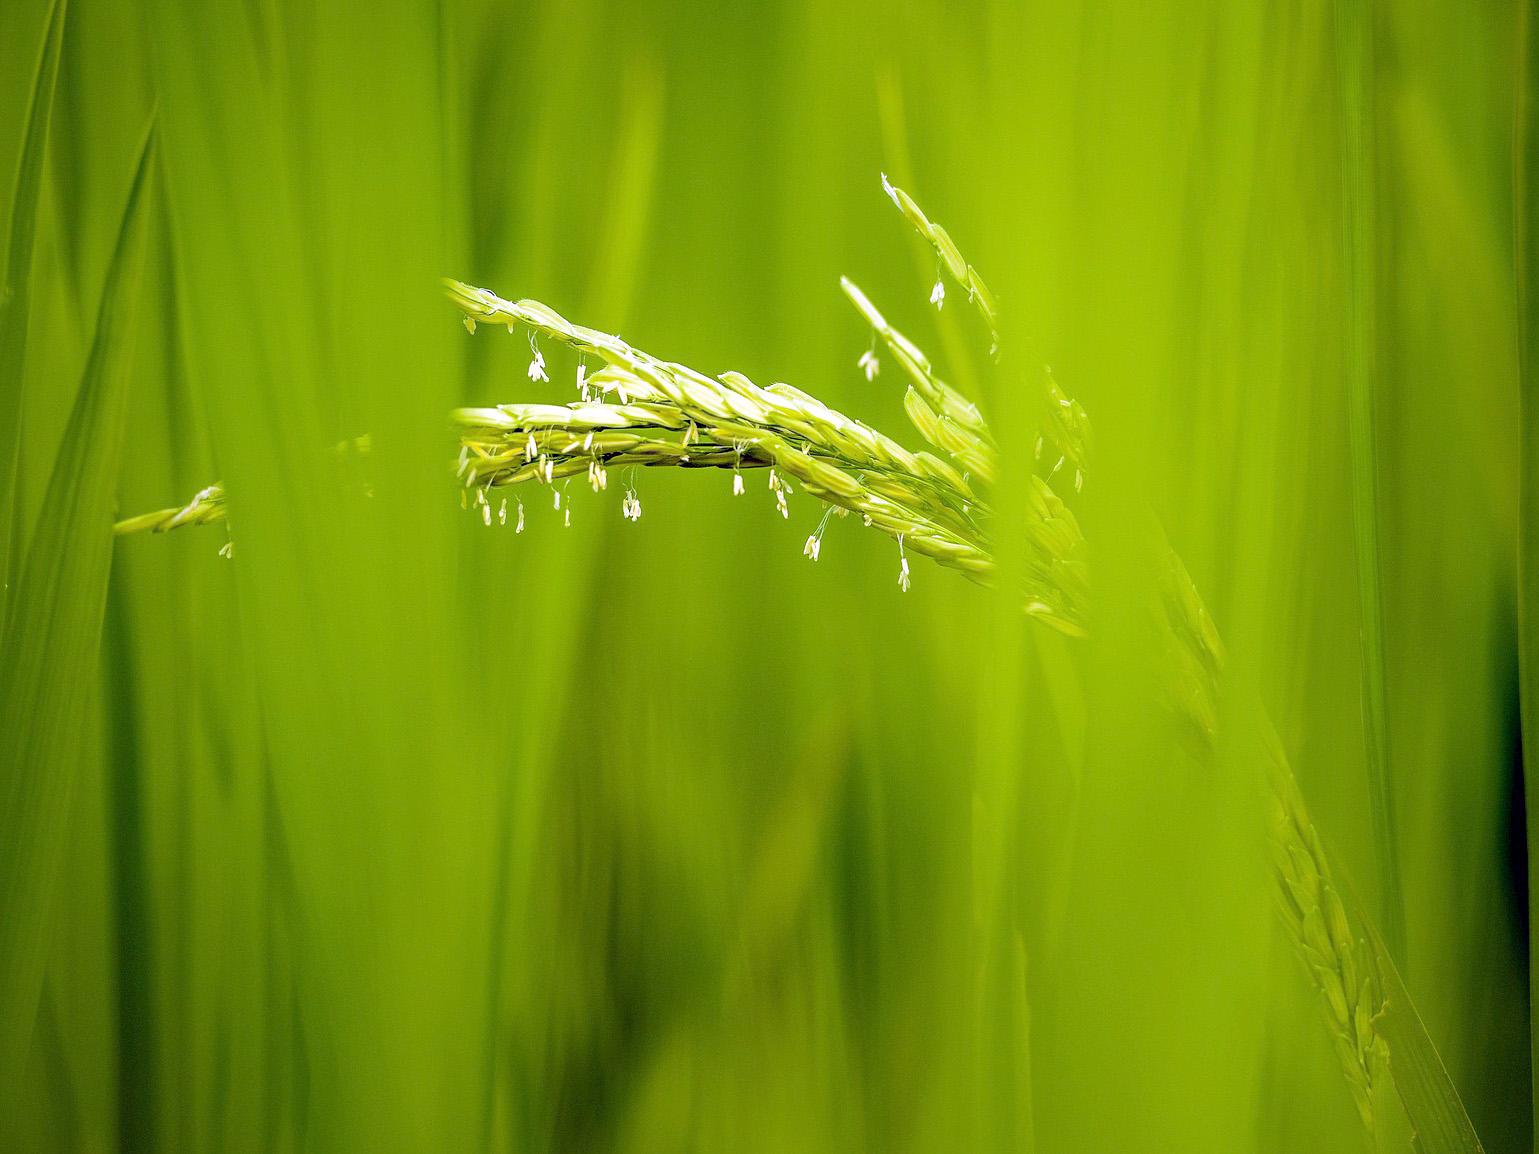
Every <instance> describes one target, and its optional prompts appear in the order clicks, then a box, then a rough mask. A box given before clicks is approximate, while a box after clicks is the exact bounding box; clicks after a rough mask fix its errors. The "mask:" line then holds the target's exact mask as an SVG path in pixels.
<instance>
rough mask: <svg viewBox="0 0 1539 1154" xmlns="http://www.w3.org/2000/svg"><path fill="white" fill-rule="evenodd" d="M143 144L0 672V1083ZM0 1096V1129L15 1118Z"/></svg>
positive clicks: (137, 236) (103, 524)
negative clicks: (2, 1120)
mask: <svg viewBox="0 0 1539 1154" xmlns="http://www.w3.org/2000/svg"><path fill="white" fill-rule="evenodd" d="M153 160H154V136H153V131H151V132H150V133H149V134H147V135H146V137H145V141H144V144H143V146H142V148H141V151H140V154H139V158H138V168H137V171H136V174H135V176H134V181H133V185H132V188H131V190H130V192H129V197H128V203H127V206H126V208H125V209H124V214H123V221H122V225H121V227H120V229H119V232H118V238H117V245H116V248H115V251H114V253H113V257H112V262H111V264H110V266H109V268H108V273H107V281H106V286H105V288H104V289H103V291H102V297H101V304H100V307H99V311H98V314H97V323H96V335H95V337H94V339H93V341H92V345H91V352H90V356H89V358H88V359H87V361H86V367H85V372H84V375H83V377H82V379H81V382H80V389H79V392H78V394H77V396H76V399H75V404H74V407H73V409H72V410H71V413H70V420H69V425H68V426H67V428H66V430H65V433H64V441H63V447H62V448H61V450H60V452H59V455H58V458H57V460H56V462H55V466H54V470H53V475H52V477H51V479H50V481H49V485H48V491H47V495H46V496H45V498H44V506H43V515H42V518H41V521H40V526H41V527H40V528H39V530H38V531H37V533H36V534H35V535H34V537H33V540H32V542H31V545H30V547H29V549H28V551H27V558H26V562H25V564H24V566H23V570H22V577H21V581H20V583H19V585H18V588H17V591H16V597H15V602H14V606H13V611H12V613H11V615H10V619H9V620H8V621H7V623H6V626H5V632H4V647H3V648H4V652H5V654H6V660H5V661H4V662H0V799H3V800H0V1070H5V1071H8V1072H11V1073H12V1074H14V1072H15V1071H18V1070H20V1069H22V1060H23V1059H24V1058H25V1057H26V1054H27V1047H28V1044H29V1041H30V1039H31V1036H32V1029H33V1023H34V1020H35V1017H36V1012H37V1006H38V998H39V994H40V991H41V989H42V982H43V966H44V960H45V958H46V955H47V950H48V946H49V943H50V941H51V935H50V932H49V927H50V923H51V908H52V899H53V890H54V882H55V878H56V875H57V873H58V869H59V861H60V857H61V855H62V854H63V852H64V845H65V841H66V833H67V828H66V825H67V822H66V819H67V816H68V813H69V806H70V797H71V787H72V783H73V781H74V779H75V777H76V776H77V774H78V770H79V765H80V758H81V756H82V747H81V745H80V742H81V735H82V730H83V729H84V727H85V718H86V710H87V704H88V701H89V694H90V687H91V685H92V683H93V679H94V670H95V666H96V660H97V654H98V650H99V645H100V639H101V625H102V615H103V612H104V610H105V605H106V597H107V578H108V571H109V569H110V566H111V561H112V543H111V537H110V536H109V535H108V534H107V532H106V529H107V526H108V524H110V520H111V516H112V513H111V510H112V503H113V492H114V488H115V486H116V483H117V474H118V468H117V463H118V458H119V456H120V454H121V450H122V443H123V436H124V428H125V424H126V414H127V404H126V398H127V393H128V381H129V375H130V372H131V369H132V365H133V347H134V337H135V324H136V314H137V309H138V299H139V282H140V273H141V270H142V268H143V263H144V250H145V233H146V231H147V228H148V222H149V219H150V215H151V214H150V210H149V199H150V197H149V192H148V186H149V183H150V174H151V171H152V168H153ZM0 1081H3V1083H4V1085H3V1088H0V1118H3V1117H7V1116H16V1115H19V1111H16V1110H12V1109H7V1107H8V1106H9V1107H14V1105H15V1103H14V1101H13V1100H12V1099H11V1098H10V1095H12V1094H14V1092H15V1091H16V1089H17V1088H18V1087H19V1086H20V1085H21V1084H22V1083H21V1080H20V1079H19V1078H17V1077H15V1076H8V1077H6V1078H5V1079H3V1080H0Z"/></svg>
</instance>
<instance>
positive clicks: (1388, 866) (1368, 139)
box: [1336, 0, 1405, 958]
mask: <svg viewBox="0 0 1539 1154" xmlns="http://www.w3.org/2000/svg"><path fill="white" fill-rule="evenodd" d="M1336 36H1337V48H1338V66H1339V68H1340V75H1341V105H1342V107H1341V123H1342V164H1343V173H1342V187H1343V194H1344V204H1343V213H1344V217H1345V237H1344V240H1345V247H1346V258H1347V259H1346V279H1347V285H1346V289H1347V292H1346V301H1347V326H1348V331H1347V340H1346V346H1347V416H1348V420H1347V427H1348V432H1349V436H1350V440H1351V462H1352V523H1353V530H1354V534H1355V543H1356V551H1357V588H1358V605H1359V611H1360V614H1361V624H1360V628H1361V638H1362V663H1363V687H1362V693H1363V732H1364V738H1365V740H1366V742H1367V754H1368V799H1369V813H1370V815H1371V818H1372V822H1373V845H1374V855H1375V859H1376V862H1377V867H1378V881H1379V902H1380V910H1381V921H1382V924H1383V926H1384V936H1385V938H1386V939H1387V940H1388V942H1389V945H1390V948H1391V950H1392V951H1393V952H1394V953H1395V954H1396V955H1397V956H1399V957H1402V958H1403V957H1404V956H1405V901H1404V898H1403V897H1402V895H1401V882H1400V864H1399V848H1398V846H1399V839H1398V836H1397V834H1396V832H1395V814H1394V801H1393V794H1392V792H1391V783H1390V778H1389V766H1390V760H1389V748H1388V747H1389V736H1388V723H1387V720H1386V714H1385V703H1384V697H1385V691H1384V604H1383V599H1382V597H1381V595H1380V589H1381V576H1380V572H1379V495H1378V452H1377V448H1376V444H1375V437H1376V435H1377V428H1376V421H1375V417H1374V402H1375V396H1374V389H1375V381H1376V365H1375V345H1376V342H1377V335H1376V334H1377V327H1376V326H1377V307H1378V306H1377V288H1376V285H1375V278H1374V257H1375V235H1376V224H1375V219H1374V215H1375V214H1374V199H1373V198H1374V184H1373V167H1374V158H1373V151H1372V149H1373V123H1374V122H1373V101H1372V92H1373V87H1372V86H1373V29H1372V11H1371V6H1370V5H1369V4H1368V3H1367V0H1344V2H1343V3H1341V4H1339V5H1338V6H1337V11H1336Z"/></svg>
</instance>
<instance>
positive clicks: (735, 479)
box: [732, 472, 743, 497]
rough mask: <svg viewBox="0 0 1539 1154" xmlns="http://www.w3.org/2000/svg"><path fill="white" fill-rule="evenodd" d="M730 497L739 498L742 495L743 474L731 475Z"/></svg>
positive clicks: (735, 473)
mask: <svg viewBox="0 0 1539 1154" xmlns="http://www.w3.org/2000/svg"><path fill="white" fill-rule="evenodd" d="M732 495H733V496H734V497H741V496H742V495H743V474H741V473H738V472H734V473H733V474H732Z"/></svg>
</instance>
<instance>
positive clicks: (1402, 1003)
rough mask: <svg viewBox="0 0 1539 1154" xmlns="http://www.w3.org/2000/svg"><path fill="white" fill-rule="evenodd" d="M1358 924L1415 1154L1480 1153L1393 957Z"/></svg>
mask: <svg viewBox="0 0 1539 1154" xmlns="http://www.w3.org/2000/svg"><path fill="white" fill-rule="evenodd" d="M1363 924H1364V925H1366V926H1367V927H1368V934H1369V944H1370V945H1371V946H1372V948H1373V952H1374V957H1375V960H1376V962H1377V964H1378V970H1379V982H1380V984H1381V985H1382V987H1383V990H1384V1008H1383V1010H1381V1011H1380V1014H1379V1020H1378V1028H1379V1032H1380V1033H1381V1034H1383V1036H1384V1038H1385V1040H1386V1041H1387V1042H1388V1043H1389V1055H1390V1057H1389V1063H1390V1071H1391V1073H1392V1074H1393V1075H1394V1079H1395V1089H1396V1090H1398V1091H1399V1093H1400V1102H1401V1105H1403V1106H1404V1107H1405V1112H1406V1116H1407V1117H1409V1118H1410V1120H1411V1125H1412V1127H1413V1128H1414V1131H1415V1134H1414V1138H1413V1141H1412V1148H1413V1149H1415V1150H1417V1151H1418V1152H1419V1154H1480V1152H1481V1151H1483V1150H1484V1147H1483V1146H1481V1144H1480V1138H1479V1137H1478V1136H1477V1135H1476V1133H1475V1127H1474V1125H1473V1124H1472V1123H1471V1122H1470V1118H1469V1114H1468V1113H1467V1112H1466V1111H1465V1109H1464V1103H1463V1102H1462V1101H1461V1100H1460V1098H1459V1092H1458V1090H1456V1089H1455V1088H1454V1084H1453V1079H1452V1078H1450V1077H1449V1076H1448V1070H1447V1068H1446V1067H1445V1066H1444V1065H1443V1059H1442V1058H1440V1057H1439V1056H1438V1052H1437V1048H1436V1047H1435V1046H1433V1044H1432V1039H1431V1038H1430V1037H1429V1036H1428V1034H1427V1027H1426V1025H1425V1024H1424V1023H1423V1022H1422V1020H1421V1015H1420V1014H1419V1013H1417V1012H1416V1006H1415V1005H1414V1004H1413V1003H1412V1001H1411V995H1410V994H1409V993H1408V992H1407V991H1406V988H1405V983H1404V982H1403V981H1402V980H1401V978H1400V971H1399V970H1397V969H1396V968H1395V961H1394V959H1393V958H1392V957H1390V955H1389V951H1388V950H1387V949H1386V948H1385V945H1384V940H1383V939H1382V938H1381V937H1380V936H1379V934H1378V932H1377V931H1376V930H1375V929H1374V928H1373V926H1372V924H1371V923H1369V922H1367V921H1365V922H1364V923H1363Z"/></svg>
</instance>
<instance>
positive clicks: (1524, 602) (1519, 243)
mask: <svg viewBox="0 0 1539 1154" xmlns="http://www.w3.org/2000/svg"><path fill="white" fill-rule="evenodd" d="M1533 8H1534V5H1533V0H1524V3H1523V4H1522V5H1521V6H1520V7H1519V9H1518V19H1517V36H1516V41H1517V46H1518V70H1517V77H1516V84H1515V86H1514V90H1513V126H1512V157H1513V174H1512V194H1513V195H1512V205H1513V219H1512V230H1513V240H1514V244H1513V255H1514V262H1515V265H1516V268H1515V270H1514V271H1515V273H1516V276H1515V283H1516V288H1517V297H1518V300H1517V338H1518V347H1517V356H1518V382H1519V389H1518V396H1519V398H1520V404H1521V405H1522V430H1521V437H1522V445H1521V457H1520V463H1519V470H1520V472H1519V488H1518V605H1517V610H1518V638H1517V641H1518V684H1519V693H1518V708H1519V719H1520V725H1521V733H1522V748H1523V782H1524V790H1523V796H1524V808H1525V810H1526V813H1525V823H1526V830H1527V845H1528V915H1529V916H1528V947H1529V958H1530V964H1529V972H1528V975H1529V976H1528V980H1529V1005H1530V1007H1532V1006H1533V1005H1535V1004H1539V1003H1536V1002H1535V999H1536V998H1539V971H1536V970H1535V969H1534V967H1533V964H1532V959H1533V958H1534V957H1535V956H1536V950H1539V917H1536V916H1535V913H1536V911H1535V905H1534V903H1535V900H1536V897H1539V869H1536V865H1535V858H1534V846H1535V845H1536V844H1539V789H1536V788H1535V784H1534V774H1535V772H1536V770H1539V683H1536V682H1535V678H1536V677H1539V625H1536V623H1535V621H1534V611H1535V609H1536V607H1539V529H1536V526H1535V524H1534V498H1535V496H1536V494H1539V394H1536V393H1535V389H1539V323H1535V318H1534V300H1533V298H1532V296H1531V293H1532V291H1533V287H1534V284H1535V281H1536V278H1539V253H1536V250H1535V247H1534V228H1535V224H1536V218H1539V204H1536V203H1535V200H1534V188H1533V183H1532V182H1533V172H1532V168H1531V164H1532V158H1533V156H1534V149H1535V148H1536V147H1539V121H1536V119H1535V115H1534V108H1535V104H1536V102H1539V24H1536V22H1535V20H1534V12H1533ZM1529 1053H1530V1055H1531V1059H1532V1064H1531V1076H1532V1077H1534V1078H1536V1079H1539V1035H1536V1034H1535V1033H1534V1022H1533V1015H1532V1012H1530V1021H1529ZM1534 1091H1535V1093H1534V1098H1535V1101H1536V1102H1539V1081H1536V1083H1535V1086H1534ZM1535 1122H1536V1127H1535V1128H1536V1130H1539V1118H1536V1119H1535Z"/></svg>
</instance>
